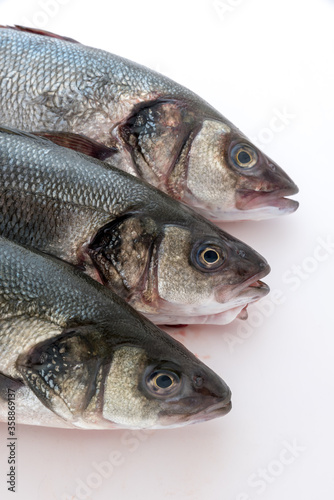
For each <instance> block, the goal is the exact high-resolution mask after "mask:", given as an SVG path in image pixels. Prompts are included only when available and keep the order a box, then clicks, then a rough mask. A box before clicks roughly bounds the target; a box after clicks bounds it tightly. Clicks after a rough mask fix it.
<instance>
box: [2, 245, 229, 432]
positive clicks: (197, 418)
mask: <svg viewBox="0 0 334 500" xmlns="http://www.w3.org/2000/svg"><path fill="white" fill-rule="evenodd" d="M9 408H14V410H10V411H15V415H16V423H19V424H33V425H42V426H51V427H67V428H79V429H116V428H129V429H142V428H152V429H158V428H167V427H178V426H183V425H187V424H192V423H196V422H204V421H207V420H210V419H213V418H217V417H221V416H223V415H225V414H226V413H228V412H229V411H230V409H231V391H230V389H229V387H228V386H227V385H226V383H225V382H224V381H223V380H222V379H221V378H220V377H219V376H218V375H217V374H216V373H214V372H213V371H212V370H211V369H210V368H209V367H208V366H206V365H205V364H204V363H202V362H201V361H200V360H199V359H198V358H197V357H196V356H194V355H193V354H192V353H191V352H190V351H188V350H187V349H186V348H185V347H184V346H183V345H182V344H180V343H179V342H177V341H176V340H174V339H173V338H171V337H170V336H169V335H167V333H165V332H164V331H162V330H160V329H159V328H158V327H157V326H155V325H154V324H153V323H151V322H150V321H148V320H147V319H146V318H144V316H142V315H141V314H139V313H137V312H136V311H135V310H134V309H133V308H132V307H130V306H129V305H128V304H127V303H126V302H124V301H123V300H122V299H121V298H120V297H118V296H117V295H116V294H114V293H113V292H112V291H111V290H108V289H107V288H105V287H103V286H102V285H100V284H99V283H97V282H96V281H94V280H92V279H91V278H89V277H88V276H86V275H84V274H83V273H82V272H80V271H79V270H77V269H75V268H74V267H73V266H71V265H70V264H67V263H65V262H63V261H61V260H60V259H56V258H53V257H50V256H47V255H43V254H41V253H40V252H38V251H36V250H32V249H28V248H25V247H22V246H20V245H18V244H16V243H13V242H12V241H9V240H6V239H5V238H3V237H0V421H4V422H9V423H8V425H13V422H12V421H13V418H10V419H8V415H13V413H10V414H9V413H8V411H9ZM14 427H15V426H14Z"/></svg>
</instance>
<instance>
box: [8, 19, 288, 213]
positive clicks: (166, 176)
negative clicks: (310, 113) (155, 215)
mask: <svg viewBox="0 0 334 500" xmlns="http://www.w3.org/2000/svg"><path fill="white" fill-rule="evenodd" d="M0 122H1V123H2V124H5V125H8V126H11V127H16V128H19V129H22V130H26V131H36V132H41V133H47V135H48V137H50V138H54V140H56V141H57V142H58V143H60V144H61V145H65V146H68V147H73V148H75V149H77V150H79V151H82V152H86V153H90V154H92V155H94V156H96V157H98V158H100V159H103V160H106V161H108V162H111V163H112V164H113V165H116V166H117V167H118V168H120V169H122V170H124V171H126V172H129V173H131V174H132V175H135V176H137V177H140V178H142V179H144V180H146V181H147V182H149V183H151V184H153V185H154V186H156V187H157V188H159V189H161V190H162V191H164V192H166V193H168V194H169V195H170V196H172V197H174V198H176V199H178V200H181V201H183V202H184V203H187V204H189V205H191V206H193V207H194V208H196V209H197V210H198V211H200V212H201V213H203V214H204V215H205V216H207V217H208V218H210V219H216V220H245V219H264V218H268V217H273V216H276V215H281V214H287V213H291V212H294V211H295V210H296V209H297V207H298V203H297V202H296V201H293V200H290V199H287V198H285V196H289V195H293V194H295V193H297V192H298V188H297V186H296V185H295V183H294V182H293V181H292V180H291V179H290V178H289V177H288V176H287V175H286V173H285V172H284V171H283V170H282V169H281V168H280V167H279V166H278V165H277V164H276V163H275V162H273V161H272V160H271V159H270V158H268V157H267V156H266V155H265V154H263V153H262V152H261V151H260V150H259V149H258V148H256V147H255V146H254V145H253V144H252V143H251V142H250V141H249V140H248V139H247V137H246V136H245V135H244V134H243V133H241V132H240V131H239V130H238V129H237V128H236V127H235V126H234V125H233V124H232V123H230V122H229V121H228V120H226V118H224V117H223V116H222V115H221V114H220V113H219V112H217V111H216V110H215V109H213V108H212V107H211V106H210V105H209V104H208V103H206V102H205V101H204V100H203V99H201V98H200V97H198V96H197V95H196V94H194V93H193V92H191V91H190V90H188V89H186V88H185V87H183V86H181V85H179V84H177V83H175V82H173V81H172V80H170V79H168V78H166V77H164V76H162V75H160V74H159V73H156V72H154V71H152V70H150V69H148V68H145V67H143V66H140V65H138V64H136V63H134V62H131V61H128V60H126V59H123V58H121V57H118V56H116V55H113V54H110V53H108V52H105V51H103V50H99V49H95V48H91V47H86V46H84V45H81V44H79V43H75V42H74V40H71V39H68V38H64V37H59V36H57V35H54V34H52V33H46V32H41V31H40V30H34V29H32V28H21V27H16V28H11V29H9V28H5V27H3V28H0ZM75 134H79V135H84V136H86V137H78V136H77V135H75ZM91 140H92V141H91ZM96 141H97V142H96Z"/></svg>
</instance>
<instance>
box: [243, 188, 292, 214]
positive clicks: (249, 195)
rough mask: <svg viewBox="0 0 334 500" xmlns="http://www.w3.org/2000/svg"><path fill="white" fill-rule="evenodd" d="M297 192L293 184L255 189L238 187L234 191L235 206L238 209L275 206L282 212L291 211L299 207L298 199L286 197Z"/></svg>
mask: <svg viewBox="0 0 334 500" xmlns="http://www.w3.org/2000/svg"><path fill="white" fill-rule="evenodd" d="M298 192H299V189H298V187H297V186H296V185H295V184H293V185H292V186H291V187H289V188H284V189H272V190H270V191H260V190H259V191H257V190H255V189H238V190H237V193H236V208H237V209H238V210H252V209H256V208H263V207H268V206H269V207H275V208H278V209H279V210H281V211H282V212H284V213H292V212H295V211H296V210H297V208H298V207H299V203H298V201H295V200H291V199H289V198H286V196H292V195H294V194H297V193H298Z"/></svg>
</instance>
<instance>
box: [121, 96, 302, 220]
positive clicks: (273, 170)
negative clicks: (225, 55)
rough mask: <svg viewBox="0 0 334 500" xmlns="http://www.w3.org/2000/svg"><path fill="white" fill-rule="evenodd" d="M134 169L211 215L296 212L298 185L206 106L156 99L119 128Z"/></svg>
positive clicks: (230, 217) (263, 215)
mask: <svg viewBox="0 0 334 500" xmlns="http://www.w3.org/2000/svg"><path fill="white" fill-rule="evenodd" d="M118 131H119V136H120V137H119V139H120V140H121V141H122V142H123V144H124V145H125V149H126V150H128V151H129V152H130V155H131V157H132V161H133V164H134V166H135V167H134V171H135V173H136V175H138V176H139V177H141V178H143V179H145V180H146V181H148V182H149V183H151V184H153V185H154V186H156V187H158V188H159V189H161V190H163V191H165V192H167V193H168V194H169V195H171V196H172V197H174V198H176V199H178V200H181V201H183V202H185V203H187V204H189V205H190V206H193V207H194V208H196V209H197V210H198V211H200V212H201V213H202V214H203V215H205V216H206V217H207V218H209V219H216V220H240V219H241V220H245V219H265V218H269V217H274V216H276V215H283V214H288V213H291V212H294V211H295V210H296V209H297V207H298V203H297V202H296V201H293V200H291V199H287V198H285V196H290V195H293V194H295V193H297V192H298V188H297V186H296V184H295V183H294V182H293V181H292V180H291V179H290V178H289V177H288V175H287V174H286V173H285V172H284V171H283V170H282V169H281V168H280V167H279V166H278V165H277V164H276V163H274V162H273V161H272V160H271V159H270V158H268V157H267V156H266V155H265V154H264V153H262V152H261V151H260V149H259V148H257V147H256V146H254V144H252V143H251V141H249V140H248V139H247V137H245V136H244V135H243V134H242V133H241V132H240V131H239V130H238V129H237V128H236V127H235V126H234V125H233V124H231V123H230V122H229V121H228V120H226V119H225V118H224V117H223V116H221V115H219V114H218V113H216V112H215V111H214V110H212V109H211V108H210V107H208V106H203V103H202V104H200V105H199V106H197V107H196V106H194V103H189V102H188V103H187V102H186V101H185V100H171V99H170V100H168V99H166V100H160V101H159V100H156V101H154V102H147V103H145V104H143V105H141V106H137V107H136V108H135V109H134V111H133V114H132V116H131V117H130V118H129V119H127V121H126V122H125V123H122V124H121V125H120V127H119V129H118Z"/></svg>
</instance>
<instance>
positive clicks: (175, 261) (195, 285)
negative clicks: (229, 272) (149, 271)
mask: <svg viewBox="0 0 334 500" xmlns="http://www.w3.org/2000/svg"><path fill="white" fill-rule="evenodd" d="M192 246H193V243H192V238H191V233H190V231H189V230H187V229H185V228H182V227H176V226H169V227H166V229H165V236H164V239H163V241H162V243H161V244H160V249H159V264H158V290H159V296H160V298H161V299H163V300H166V301H167V302H169V308H170V307H173V304H176V303H177V304H180V305H184V304H193V305H196V304H202V303H203V301H205V300H208V299H209V298H210V297H211V296H212V293H213V285H214V279H213V278H211V276H209V275H208V274H205V273H201V272H200V271H198V270H197V269H195V268H194V266H192V265H191V263H190V255H191V250H192Z"/></svg>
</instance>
